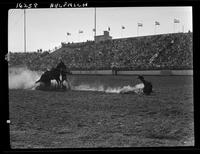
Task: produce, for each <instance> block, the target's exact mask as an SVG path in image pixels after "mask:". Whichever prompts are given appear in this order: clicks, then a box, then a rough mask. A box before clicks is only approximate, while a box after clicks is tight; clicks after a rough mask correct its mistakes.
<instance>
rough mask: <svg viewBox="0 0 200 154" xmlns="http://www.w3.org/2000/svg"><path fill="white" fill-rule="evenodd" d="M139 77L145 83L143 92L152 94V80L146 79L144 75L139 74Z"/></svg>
mask: <svg viewBox="0 0 200 154" xmlns="http://www.w3.org/2000/svg"><path fill="white" fill-rule="evenodd" d="M138 79H140V81H142V83H143V84H144V88H143V93H144V94H146V95H150V93H151V92H152V84H151V82H148V81H146V80H144V77H143V76H142V75H139V76H138Z"/></svg>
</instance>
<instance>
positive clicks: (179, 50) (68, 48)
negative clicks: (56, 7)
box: [9, 33, 193, 70]
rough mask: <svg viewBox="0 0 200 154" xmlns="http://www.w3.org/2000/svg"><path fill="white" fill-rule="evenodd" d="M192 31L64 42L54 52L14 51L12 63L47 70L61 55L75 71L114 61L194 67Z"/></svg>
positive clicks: (124, 66)
mask: <svg viewBox="0 0 200 154" xmlns="http://www.w3.org/2000/svg"><path fill="white" fill-rule="evenodd" d="M192 44H193V43H192V33H175V34H162V35H152V36H143V37H133V38H123V39H113V40H107V41H104V42H99V43H94V41H87V42H83V43H68V44H65V43H62V47H61V48H60V49H58V50H56V51H54V52H52V53H49V52H47V51H46V52H42V53H40V52H27V53H12V52H11V54H10V61H9V66H17V65H24V66H27V67H28V68H29V69H31V70H46V69H47V68H51V67H53V66H55V65H56V64H57V63H58V59H59V57H62V58H63V61H64V62H65V64H66V65H67V66H68V67H70V68H71V69H72V70H94V69H95V70H109V69H111V63H113V62H115V63H117V64H118V67H119V69H120V70H149V69H151V70H156V69H161V70H163V69H175V70H177V69H192V68H193V61H192V60H193V58H192V57H193V55H192V50H193V47H192Z"/></svg>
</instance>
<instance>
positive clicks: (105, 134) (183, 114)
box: [9, 75, 194, 149]
mask: <svg viewBox="0 0 200 154" xmlns="http://www.w3.org/2000/svg"><path fill="white" fill-rule="evenodd" d="M145 79H146V80H148V81H151V82H152V84H153V89H154V93H152V95H150V96H144V95H137V94H135V95H134V94H117V93H105V92H99V91H78V90H76V91H75V90H72V91H65V92H56V91H40V90H27V89H10V90H9V112H10V120H11V124H10V142H11V148H13V149H16V148H17V149H18V148H19V149H21V148H23V149H24V148H25V149H26V148H96V147H98V148H102V147H171V146H172V147H173V146H193V145H194V121H193V120H194V119H193V77H192V76H145ZM70 80H71V81H72V85H73V86H78V85H82V84H84V85H92V86H94V87H95V86H96V87H99V86H102V85H103V86H104V87H119V86H121V87H122V86H126V85H135V84H136V83H138V81H137V80H136V76H87V75H74V76H73V75H72V76H71V77H70Z"/></svg>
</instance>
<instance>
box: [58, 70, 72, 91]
mask: <svg viewBox="0 0 200 154" xmlns="http://www.w3.org/2000/svg"><path fill="white" fill-rule="evenodd" d="M60 74H61V86H63V82H64V81H66V82H67V84H68V87H69V89H71V86H70V82H69V80H68V78H67V75H71V74H72V72H71V71H70V70H69V69H65V70H63V69H62V70H61V72H60Z"/></svg>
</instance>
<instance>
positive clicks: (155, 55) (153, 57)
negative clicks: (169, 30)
mask: <svg viewBox="0 0 200 154" xmlns="http://www.w3.org/2000/svg"><path fill="white" fill-rule="evenodd" d="M156 57H158V53H156V54H154V55H153V56H152V57H151V58H150V60H149V63H150V64H151V63H152V62H153V61H154V59H155V58H156Z"/></svg>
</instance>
